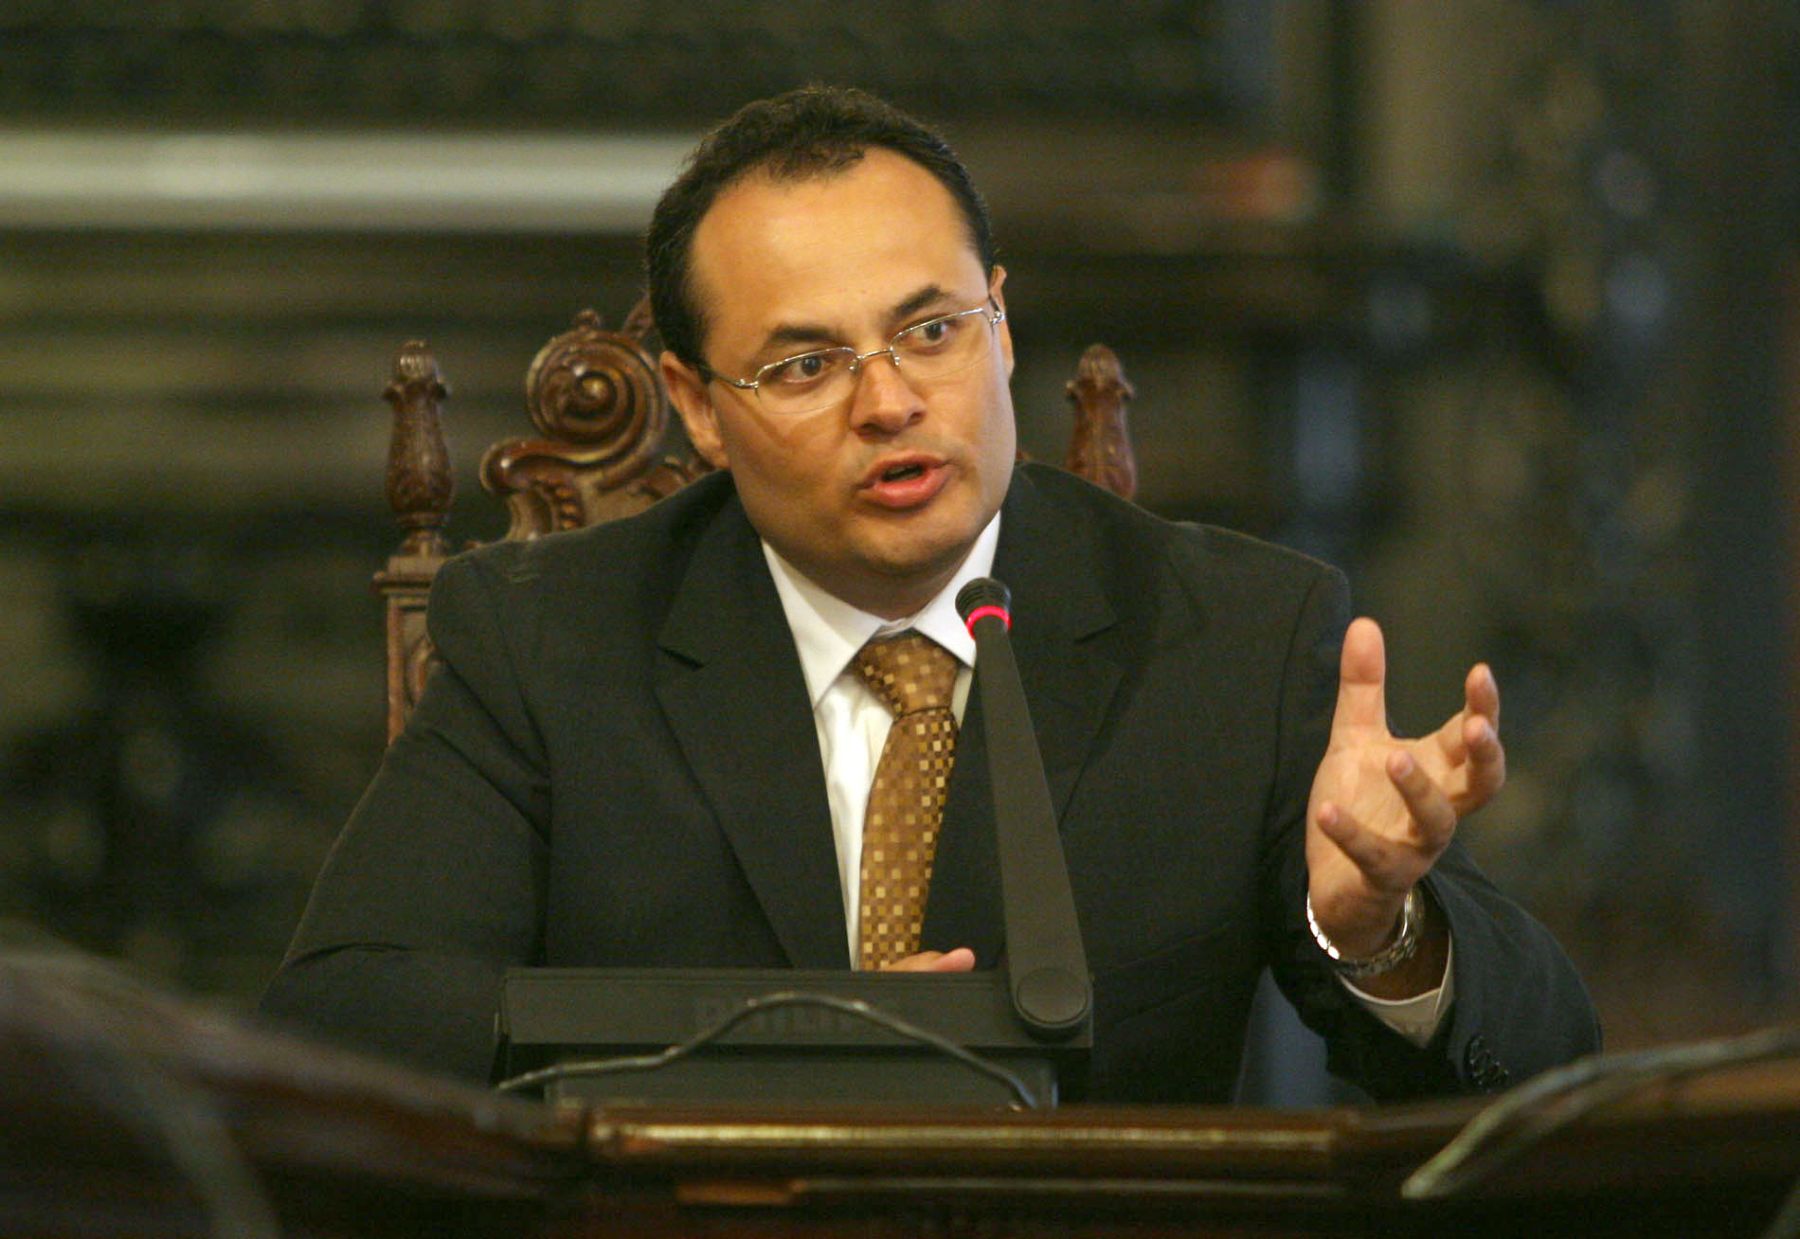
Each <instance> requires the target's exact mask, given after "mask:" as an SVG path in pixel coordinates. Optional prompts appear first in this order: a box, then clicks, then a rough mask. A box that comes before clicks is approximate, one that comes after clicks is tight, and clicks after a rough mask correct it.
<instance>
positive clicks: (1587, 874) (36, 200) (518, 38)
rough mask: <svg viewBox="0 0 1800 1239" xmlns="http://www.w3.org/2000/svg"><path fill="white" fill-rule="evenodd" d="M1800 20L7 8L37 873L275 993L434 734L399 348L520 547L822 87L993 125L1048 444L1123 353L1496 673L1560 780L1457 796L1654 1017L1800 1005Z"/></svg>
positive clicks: (1195, 507)
mask: <svg viewBox="0 0 1800 1239" xmlns="http://www.w3.org/2000/svg"><path fill="white" fill-rule="evenodd" d="M1797 21H1800V18H1797V16H1796V13H1795V11H1794V8H1793V6H1791V5H1787V4H1778V3H1743V4H1724V3H1721V4H1702V3H1693V4H1681V3H1670V2H1662V3H1658V2H1655V0H1648V2H1644V3H1623V2H1619V3H1599V2H1597V3H1549V2H1527V0H1515V2H1505V0H1462V2H1458V3H1450V4H1419V3H1409V2H1406V0H1373V2H1370V3H1363V4H1337V3H1327V2H1325V0H1294V2H1292V3H1282V4H1264V3H1257V2H1252V0H1210V2H1209V0H1113V2H1112V3H1109V4H1106V5H1090V4H1083V3H1075V2H1073V0H1029V2H1026V0H985V2H981V3H974V2H970V0H937V2H931V0H921V2H920V3H915V4H911V5H906V6H887V5H873V4H849V3H843V4H832V3H826V2H824V0H782V2H777V0H719V2H718V3H710V4H700V3H693V4H689V3H681V2H677V0H662V2H659V3H649V2H647V0H167V2H163V3H156V2H150V3H141V4H130V5H127V4H122V3H112V2H109V0H6V2H5V3H4V4H0V479H3V480H0V589H3V590H4V594H3V597H4V598H5V601H6V605H5V607H4V608H3V609H0V667H3V668H4V674H3V675H0V917H3V918H5V919H6V920H8V921H10V922H12V923H13V924H15V925H21V924H22V925H26V926H32V927H36V928H39V929H41V930H43V931H45V932H47V933H49V934H52V935H55V936H56V937H58V938H61V939H64V940H66V941H69V942H72V943H74V944H76V945H78V946H81V947H83V948H86V949H89V950H92V951H96V952H100V953H103V954H105V955H107V956H111V957H116V958H120V959H123V960H126V961H128V962H129V963H130V964H132V965H133V966H135V967H136V968H139V969H141V970H144V971H145V972H147V973H149V974H150V975H152V976H154V977H157V978H160V979H163V980H165V981H167V982H169V983H170V984H172V985H174V986H176V987H179V988H180V989H182V990H183V991H185V992H188V993H192V994H198V995H206V996H210V997H211V998H214V999H217V1000H219V1001H222V1002H225V1003H227V1004H231V1005H248V1004H249V1003H250V1002H251V1001H253V1000H254V997H255V995H256V993H257V992H258V991H259V989H260V987H261V986H262V984H263V983H264V981H265V980H266V978H267V976H268V975H269V973H270V972H271V970H272V969H273V967H274V966H275V963H276V961H277V960H278V959H279V957H280V954H281V952H282V949H283V947H284V945H285V943H286V940H287V938H288V935H289V934H290V932H291V931H292V928H293V926H294V923H295V921H296V919H297V918H298V915H299V913H300V909H301V907H302V905H303V902H304V899H305V895H306V891H307V888H308V885H309V883H310V881H311V878H312V875H313V873H314V872H315V871H316V869H317V867H318V865H319V863H320V861H321V859H322V858H323V855H324V853H325V850H326V849H327V848H328V847H329V845H330V841H331V839H332V837H333V835H334V833H335V832H336V830H337V828H338V826H339V825H340V824H341V822H342V821H343V819H344V818H345V816H346V815H347V814H348V812H349V809H350V807H351V805H352V804H353V803H354V801H355V799H356V797H357V796H358V794H359V793H360V791H361V788H362V786H363V785H364V783H365V782H366V781H367V779H368V777H369V776H370V774H371V773H372V771H373V768H374V766H375V764H376V762H377V760H378V759H379V757H380V753H381V748H382V735H383V733H382V727H383V709H384V705H383V697H382V685H383V680H382V646H381V615H380V610H379V606H378V603H377V600H376V599H375V597H374V596H373V595H372V594H371V593H370V591H369V588H368V580H369V577H370V575H371V574H372V573H373V572H374V571H375V570H376V569H377V568H378V567H380V565H381V563H382V561H383V559H384V558H385V556H386V555H387V553H388V552H389V551H390V550H391V549H392V548H393V546H394V545H395V544H396V543H397V541H398V537H399V535H398V532H397V531H396V530H395V529H394V527H393V525H392V522H391V518H390V516H389V514H388V511H387V508H386V505H385V503H384V501H383V498H382V476H383V462H384V456H385V452H386V445H387V437H388V424H389V423H388V412H387V409H386V406H385V405H384V404H383V403H382V401H381V398H380V393H381V389H382V387H383V385H384V384H385V383H386V381H387V379H388V377H389V371H390V367H391V364H392V358H393V355H394V352H395V351H396V349H397V348H398V347H399V345H400V344H401V343H402V342H403V341H405V340H407V339H410V338H415V337H423V338H425V339H427V340H429V341H430V343H431V345H432V346H433V349H434V351H435V352H436V355H437V357H438V359H439V361H440V362H441V364H442V366H443V369H444V372H445V375H446V377H447V379H448V381H449V383H450V385H451V389H452V392H453V399H452V400H451V402H450V403H449V405H448V406H447V411H446V424H447V430H448V435H449V439H450V443H451V450H452V452H453V454H454V456H455V459H456V461H457V465H458V473H459V494H460V498H459V501H458V506H457V508H456V512H455V515H454V517H453V520H452V526H451V532H452V534H453V535H454V536H455V537H456V539H457V540H458V541H463V540H482V539H489V538H493V537H497V536H499V535H500V533H501V532H502V531H503V530H504V528H505V520H504V517H503V514H502V511H501V509H500V507H499V505H498V504H497V503H496V502H494V501H492V500H489V499H487V497H485V496H483V495H482V494H481V493H480V491H479V487H478V485H477V484H476V482H475V478H474V466H475V463H476V461H477V460H478V458H479V456H480V454H481V451H482V449H483V448H484V447H485V446H486V445H487V444H488V443H490V442H492V441H494V440H496V439H499V438H503V437H508V436H512V435H516V434H520V433H524V432H527V431H528V425H527V423H526V421H525V416H524V413H523V406H522V380H523V376H524V371H525V367H526V365H527V363H528V362H529V360H530V359H531V357H532V355H533V353H534V352H535V351H536V350H537V348H538V347H539V346H540V345H541V344H542V343H543V342H544V341H545V340H546V339H547V338H548V337H549V336H550V335H552V334H554V333H556V332H558V331H561V330H563V329H564V328H566V327H567V326H568V325H569V324H570V321H571V320H572V318H573V316H574V315H575V313H576V312H577V311H578V310H580V309H581V308H583V307H586V306H592V307H594V308H596V309H598V310H599V311H600V312H601V314H602V315H603V316H604V317H605V318H606V319H607V321H608V322H611V323H617V322H618V321H619V320H620V319H622V318H623V316H624V315H625V313H626V312H627V311H628V310H629V309H630V308H631V306H632V305H633V303H634V302H635V301H636V299H637V296H638V293H639V290H640V273H639V258H638V251H637V237H638V233H639V232H640V230H641V228H642V226H643V224H644V222H645V221H646V220H647V218H648V215H649V209H650V206H651V204H652V202H653V201H654V198H655V195H656V193H657V192H658V191H659V190H660V188H661V187H662V186H663V185H664V184H665V183H666V182H667V180H668V179H669V178H670V177H671V176H672V175H673V172H674V170H675V167H676V165H677V162H678V160H679V159H680V157H681V155H682V153H683V152H684V151H685V150H686V149H687V148H688V146H689V145H690V144H691V143H692V141H693V140H694V139H695V137H696V136H697V135H698V134H699V133H700V132H701V131H702V130H703V129H704V128H705V127H707V126H708V125H710V124H711V123H713V122H715V121H717V120H718V119H721V118H722V117H723V116H725V115H726V114H728V113H729V112H730V111H732V110H733V109H735V108H736V107H737V106H739V105H741V104H742V103H744V102H746V101H748V100H750V99H753V98H757V97H760V96H763V95H766V94H769V93H773V92H775V91H779V90H782V89H785V88H787V87H790V86H794V85H798V84H800V83H802V82H805V81H809V80H822V81H830V82H838V83H848V84H855V85H860V86H864V87H867V88H869V89H872V90H874V91H876V92H877V93H880V94H883V95H885V96H887V97H889V98H891V99H892V100H893V101H895V102H897V103H899V104H901V105H902V106H904V107H907V108H909V109H911V110H913V111H915V112H917V113H918V114H920V115H921V116H922V117H924V118H925V119H927V120H928V121H930V122H933V123H935V124H937V125H938V126H940V127H941V128H942V129H943V130H944V131H945V132H946V133H947V134H948V135H949V136H950V138H951V139H952V141H953V143H954V144H955V145H956V146H957V147H958V149H959V151H960V153H961V154H962V155H963V156H964V158H965V159H966V161H967V162H968V163H969V164H970V165H971V167H972V169H973V171H974V173H975V176H976V180H977V182H978V183H979V184H980V185H981V186H982V187H983V189H984V190H985V192H986V194H987V196H988V198H989V201H990V205H991V207H992V209H993V213H994V216H995V220H996V227H997V233H998V237H999V241H1000V245H1001V249H1002V259H1003V261H1004V262H1005V264H1006V265H1007V267H1008V269H1009V272H1010V275H1009V279H1008V282H1007V294H1008V300H1009V308H1010V311H1011V317H1012V323H1013V331H1014V338H1015V341H1016V343H1017V346H1018V354H1019V368H1018V374H1017V380H1016V395H1017V404H1018V408H1019V411H1020V417H1021V431H1022V438H1023V441H1024V444H1025V446H1026V448H1027V449H1028V450H1029V451H1030V452H1031V453H1032V454H1034V455H1036V456H1038V457H1039V458H1042V459H1049V460H1060V458H1061V453H1062V449H1063V445H1064V443H1065V442H1066V438H1067V434H1068V429H1069V425H1070V418H1069V413H1068V409H1067V405H1066V403H1065V400H1064V396H1063V383H1064V382H1065V381H1066V380H1067V379H1068V378H1069V377H1071V376H1072V374H1073V371H1074V365H1075V361H1076V358H1077V357H1078V356H1079V354H1080V351H1081V349H1082V348H1083V347H1084V346H1085V345H1086V344H1088V343H1090V342H1093V341H1095V340H1100V341H1104V342H1106V343H1108V344H1109V345H1111V346H1112V347H1113V348H1114V349H1115V350H1116V351H1117V352H1118V354H1119V355H1120V357H1121V359H1122V361H1123V363H1124V366H1125V369H1126V373H1127V374H1128V376H1129V377H1130V378H1131V379H1132V381H1133V382H1134V383H1135V385H1136V388H1137V393H1138V395H1137V399H1136V402H1135V405H1134V406H1133V411H1132V419H1133V422H1132V425H1133V430H1134V433H1135V436H1136V441H1137V444H1138V452H1139V460H1140V468H1141V477H1142V482H1141V488H1140V492H1139V500H1140V502H1142V503H1143V504H1145V505H1146V506H1148V507H1150V508H1152V509H1154V510H1156V511H1158V512H1162V513H1165V514H1167V515H1170V516H1174V517H1181V518H1192V519H1203V520H1211V521H1217V522H1220V523H1224V524H1228V525H1232V526H1235V527H1237V528H1241V529H1245V530H1248V531H1250V532H1253V533H1256V534H1260V535H1263V536H1266V537H1270V538H1273V539H1276V540H1279V541H1283V542H1286V543H1289V544H1291V545H1294V546H1298V547H1300V548H1303V549H1305V550H1308V551H1310V552H1312V553H1315V554H1318V555H1321V556H1323V557H1325V558H1328V559H1331V560H1333V561H1334V562H1336V563H1338V564H1340V565H1342V566H1343V567H1345V568H1346V569H1347V570H1348V571H1349V572H1350V574H1351V577H1352V580H1353V581H1354V582H1355V583H1356V586H1357V591H1358V606H1359V609H1360V610H1362V611H1364V612H1366V613H1369V614H1373V615H1375V616H1376V617H1378V618H1379V619H1381V620H1382V621H1383V623H1384V624H1385V625H1386V627H1387V631H1388V638H1389V649H1390V653H1391V658H1392V662H1393V668H1394V671H1393V675H1394V682H1393V685H1392V689H1391V694H1390V705H1391V708H1392V711H1393V714H1394V716H1395V720H1396V725H1397V727H1398V728H1400V729H1405V730H1413V731H1418V730H1423V729H1426V728H1429V727H1431V726H1435V725H1436V723H1437V722H1439V721H1440V720H1441V719H1442V718H1443V717H1444V716H1446V715H1447V714H1448V713H1450V712H1451V711H1452V710H1454V709H1455V708H1456V707H1457V705H1458V704H1459V701H1460V683H1461V677H1462V674H1463V671H1464V669H1465V668H1466V667H1467V666H1468V665H1469V664H1470V663H1471V662H1473V661H1475V660H1476V659H1481V658H1485V659H1488V660H1490V661H1491V662H1492V663H1493V664H1494V666H1495V668H1496V670H1497V672H1498V674H1499V678H1500V682H1501V685H1502V690H1503V695H1504V700H1505V734H1506V736H1507V740H1508V747H1509V754H1510V764H1511V782H1510V783H1509V785H1508V787H1507V789H1506V791H1505V793H1504V795H1503V796H1502V797H1501V798H1500V800H1499V801H1498V802H1496V803H1495V804H1494V805H1493V806H1492V807H1490V808H1489V809H1487V810H1486V811H1484V812H1483V813H1482V814H1481V815H1480V816H1479V817H1477V818H1475V819H1474V820H1472V821H1471V822H1469V823H1468V824H1467V825H1466V826H1465V828H1464V833H1463V837H1464V838H1465V839H1466V840H1467V842H1468V845H1469V847H1470V848H1471V849H1472V850H1473V851H1474V852H1475V854H1476V855H1477V857H1478V858H1479V860H1480V861H1481V862H1482V863H1483V864H1484V865H1485V866H1486V867H1487V869H1488V870H1489V871H1490V872H1491V873H1493V874H1494V875H1495V876H1496V878H1497V879H1498V880H1499V881H1500V882H1501V884H1502V885H1504V886H1505V887H1506V888H1507V889H1508V890H1509V891H1511V892H1512V893H1514V894H1516V895H1517V896H1518V897H1519V898H1521V899H1522V900H1523V901H1524V902H1525V903H1526V904H1527V905H1528V906H1529V907H1530V908H1532V910H1533V911H1535V912H1536V913H1537V914H1538V915H1539V916H1540V917H1542V918H1543V919H1544V920H1546V921H1547V922H1548V923H1549V924H1550V925H1551V926H1552V927H1553V928H1554V929H1555V930H1556V932H1557V933H1558V934H1559V935H1560V937H1561V938H1562V940H1563V942H1564V943H1566V944H1567V945H1568V947H1569V949H1570V952H1571V954H1573V955H1574V957H1575V959H1576V962H1577V963H1578V964H1579V966H1580V967H1581V969H1582V971H1583V972H1584V974H1585V975H1586V977H1587V978H1588V981H1589V983H1590V985H1591V986H1592V988H1593V989H1594V991H1595V994H1596V997H1597V999H1598V1001H1599V1003H1600V1006H1601V1008H1602V1013H1603V1017H1604V1019H1605V1022H1606V1025H1607V1030H1608V1035H1609V1043H1610V1045H1612V1046H1613V1047H1615V1048H1619V1047H1628V1046H1637V1045H1645V1044H1651V1043H1658V1042H1666V1041H1674V1040H1682V1039H1688V1038H1693V1037H1697V1036H1702V1035H1708V1034H1713V1033H1721V1032H1728V1031H1734V1030H1739V1029H1743V1028H1747V1027H1751V1026H1755V1025H1760V1024H1764V1023H1768V1022H1771V1021H1773V1020H1777V1019H1782V1018H1791V1017H1792V1016H1793V1015H1794V1014H1795V1011H1796V994H1795V977H1794V956H1795V951H1794V947H1795V942H1796V916H1795V913H1796V910H1797V908H1800V885H1797V884H1796V880H1795V877H1794V872H1793V867H1792V861H1791V853H1792V850H1793V844H1794V842H1795V840H1796V838H1797V837H1800V836H1797V834H1796V815H1795V809H1794V804H1793V797H1792V786H1791V777H1790V773H1789V771H1790V767H1791V766H1792V765H1793V762H1792V760H1791V759H1792V756H1793V754H1794V752H1795V739H1794V731H1793V714H1794V710H1793V702H1794V700H1795V695H1794V690H1795V686H1796V681H1795V674H1794V673H1795V668H1796V666H1797V665H1800V659H1797V657H1796V656H1797V654H1800V647H1797V646H1796V644H1795V638H1794V625H1793V623H1792V619H1793V616H1794V611H1795V602H1794V591H1793V589H1792V586H1791V581H1792V580H1793V579H1794V578H1795V571H1794V569H1795V566H1796V556H1795V550H1794V548H1793V545H1792V535H1791V530H1790V524H1791V521H1790V513H1791V512H1792V511H1793V510H1794V508H1795V502H1796V500H1795V496H1796V489H1795V479H1794V476H1793V471H1792V467H1791V462H1792V460H1793V458H1794V435H1795V428H1796V404H1795V395H1796V382H1797V380H1800V372H1797V371H1796V369H1795V364H1796V361H1797V360H1800V349H1797V348H1796V345H1797V343H1800V282H1797V278H1796V277H1797V274H1800V267H1797V266H1796V241H1797V239H1800V238H1797V229H1796V225H1797V224H1800V198H1797V195H1796V177H1795V168H1794V153H1795V150H1794V141H1795V139H1794V136H1793V135H1794V134H1795V132H1796V131H1797V130H1796V121H1800V109H1797V106H1796V105H1797V104H1800V90H1797V81H1796V72H1795V68H1796V66H1795V47H1796V41H1795V33H1796V30H1795V27H1796V23H1797ZM1178 742H1179V741H1178V738H1171V743H1178ZM1267 1018H1268V1019H1269V1020H1270V1026H1269V1027H1270V1032H1269V1034H1268V1037H1267V1038H1265V1041H1266V1042H1267V1043H1269V1044H1272V1045H1276V1046H1285V1047H1287V1048H1286V1049H1283V1050H1281V1051H1280V1052H1281V1053H1283V1054H1292V1055H1297V1056H1299V1057H1298V1059H1296V1060H1295V1061H1299V1059H1304V1057H1305V1055H1306V1053H1307V1051H1306V1050H1305V1048H1304V1045H1303V1043H1300V1042H1294V1043H1292V1044H1290V1043H1289V1042H1288V1040H1287V1036H1288V1034H1287V1033H1286V1032H1284V1031H1282V1029H1283V1027H1284V1026H1283V1024H1282V1021H1281V1017H1280V1015H1279V1013H1275V1014H1271V1015H1270V1016H1268V1017H1267ZM1282 1061H1286V1060H1282ZM1253 1066H1254V1065H1253ZM1258 1071H1260V1073H1261V1074H1262V1076H1263V1077H1264V1084H1263V1086H1262V1088H1261V1091H1260V1092H1258V1093H1257V1096H1259V1097H1260V1098H1263V1099H1268V1100H1281V1099H1283V1097H1284V1096H1285V1097H1287V1098H1288V1099H1296V1100H1309V1099H1312V1098H1313V1097H1314V1096H1315V1095H1317V1094H1316V1092H1314V1091H1308V1090H1310V1089H1312V1088H1313V1086H1311V1085H1306V1086H1302V1085H1299V1084H1292V1089H1293V1090H1294V1091H1291V1092H1288V1093H1284V1091H1283V1090H1284V1089H1287V1088H1289V1087H1290V1083H1291V1082H1292V1081H1297V1080H1300V1079H1301V1078H1302V1077H1303V1076H1304V1073H1303V1072H1299V1071H1298V1070H1293V1071H1290V1070H1287V1069H1285V1068H1271V1067H1269V1066H1268V1065H1267V1064H1264V1065H1263V1066H1262V1067H1261V1068H1257V1069H1255V1070H1253V1072H1252V1074H1253V1076H1254V1075H1256V1074H1257V1073H1258Z"/></svg>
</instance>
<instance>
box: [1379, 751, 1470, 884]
mask: <svg viewBox="0 0 1800 1239" xmlns="http://www.w3.org/2000/svg"><path fill="white" fill-rule="evenodd" d="M1387 773H1388V778H1389V779H1391V780H1393V784H1394V788H1395V790H1397V791H1398V792H1399V793H1400V799H1402V800H1404V801H1405V802H1406V808H1407V812H1408V813H1409V814H1410V816H1411V818H1412V825H1413V827H1414V830H1415V831H1416V832H1417V835H1416V837H1415V838H1414V839H1413V840H1412V844H1413V846H1415V847H1417V848H1420V849H1421V850H1423V851H1424V852H1425V854H1426V855H1427V856H1429V857H1430V858H1431V859H1433V860H1435V859H1436V858H1437V854H1438V853H1439V852H1441V851H1443V850H1444V848H1445V847H1447V846H1449V843H1450V836H1451V835H1452V834H1454V833H1455V831H1456V809H1455V808H1454V807H1453V806H1452V805H1451V803H1450V798H1449V796H1447V795H1446V794H1445V792H1444V789H1443V788H1441V787H1439V786H1438V785H1437V784H1436V783H1435V782H1433V781H1432V779H1431V776H1430V775H1428V774H1426V773H1425V769H1424V767H1422V766H1420V765H1419V763H1418V761H1417V760H1415V759H1414V757H1413V755H1412V754H1411V753H1409V752H1407V751H1406V750H1405V749H1395V750H1394V751H1393V752H1392V753H1390V754H1388V759H1387Z"/></svg>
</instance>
